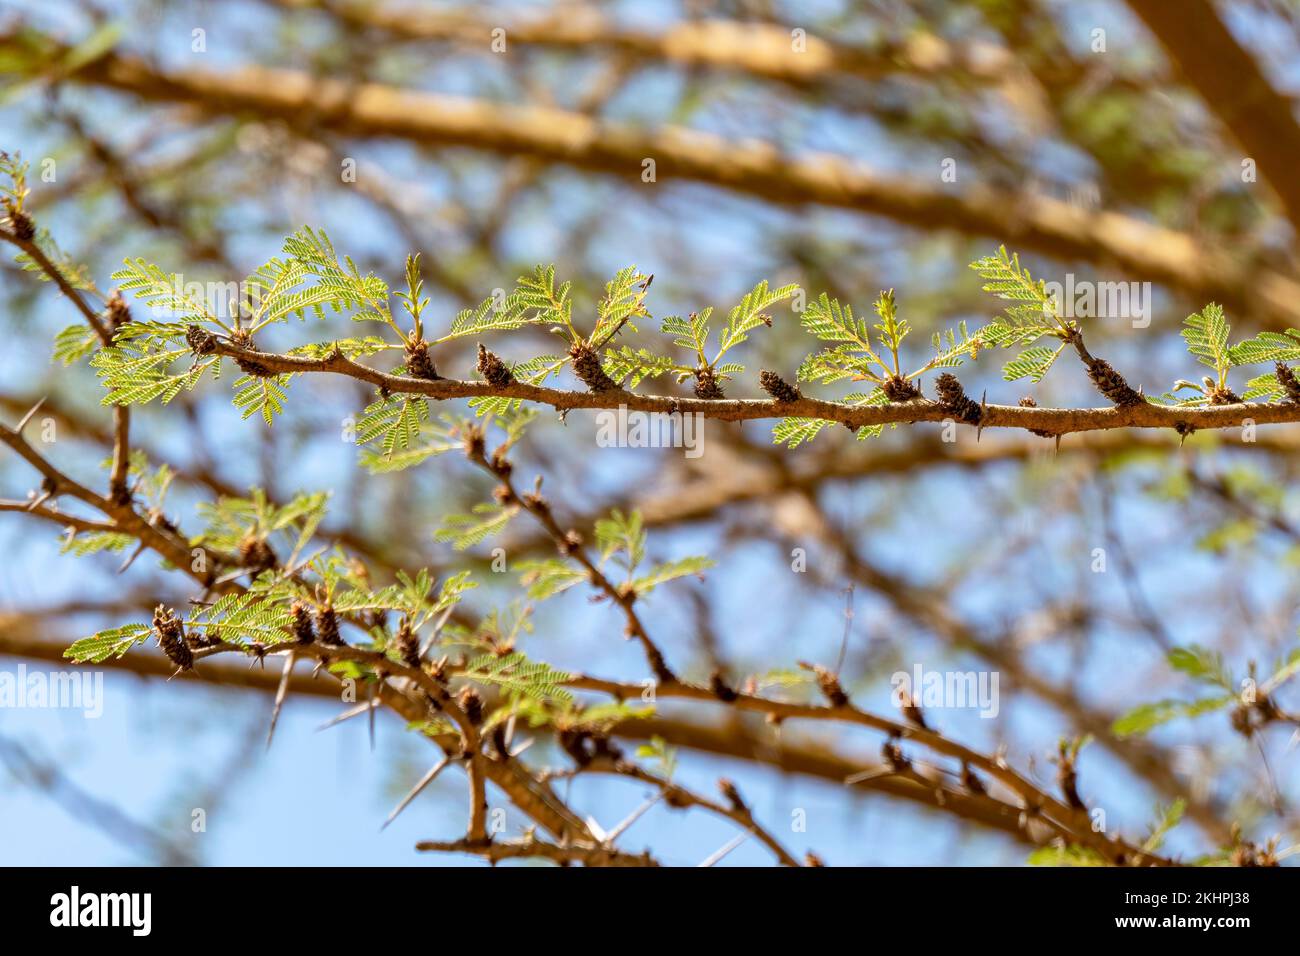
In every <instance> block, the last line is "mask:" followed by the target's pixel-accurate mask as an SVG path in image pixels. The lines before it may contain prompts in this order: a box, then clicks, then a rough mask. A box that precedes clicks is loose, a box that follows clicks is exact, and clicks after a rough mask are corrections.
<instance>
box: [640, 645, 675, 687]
mask: <svg viewBox="0 0 1300 956" xmlns="http://www.w3.org/2000/svg"><path fill="white" fill-rule="evenodd" d="M646 657H647V658H648V659H649V664H650V669H651V670H652V671H654V675H655V679H656V680H657V681H659V683H661V684H672V683H674V682H675V681H676V680H677V675H676V674H674V673H673V672H672V670H671V669H669V667H668V662H667V661H665V660H664V656H663V654H661V653H659V649H658V648H657V647H653V646H652V647H648V648H647V649H646Z"/></svg>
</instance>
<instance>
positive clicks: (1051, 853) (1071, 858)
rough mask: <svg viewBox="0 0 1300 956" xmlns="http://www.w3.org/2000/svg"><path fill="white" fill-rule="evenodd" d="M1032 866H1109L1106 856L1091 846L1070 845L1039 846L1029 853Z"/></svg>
mask: <svg viewBox="0 0 1300 956" xmlns="http://www.w3.org/2000/svg"><path fill="white" fill-rule="evenodd" d="M1026 862H1027V863H1028V864H1029V865H1030V866H1108V865H1109V864H1108V863H1107V862H1106V858H1105V857H1104V856H1102V855H1101V854H1100V853H1099V852H1097V851H1096V850H1094V849H1092V848H1091V847H1085V846H1079V845H1078V844H1074V843H1072V844H1070V845H1069V846H1044V847H1039V848H1038V849H1037V850H1035V851H1034V852H1033V853H1031V854H1029V859H1028V860H1027V861H1026Z"/></svg>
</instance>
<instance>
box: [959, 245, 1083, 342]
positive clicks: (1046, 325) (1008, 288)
mask: <svg viewBox="0 0 1300 956" xmlns="http://www.w3.org/2000/svg"><path fill="white" fill-rule="evenodd" d="M970 267H971V268H972V269H974V270H975V271H976V272H977V273H979V276H980V278H982V279H984V286H983V288H984V291H985V292H989V293H991V294H993V295H995V296H997V297H998V298H999V299H1002V300H1004V301H1007V302H1011V303H1013V304H1012V305H1009V306H1006V307H1005V308H1004V310H1003V312H1004V314H1005V315H1006V317H1007V319H1008V321H1009V325H1010V326H1011V328H1013V329H1015V330H1016V331H1017V332H1025V331H1031V330H1036V331H1041V332H1048V331H1055V330H1058V329H1059V328H1060V327H1061V325H1062V323H1061V319H1060V317H1059V315H1058V314H1057V310H1056V303H1055V302H1054V301H1053V300H1052V296H1051V295H1050V294H1049V293H1048V292H1047V288H1046V283H1044V282H1043V280H1042V279H1035V278H1034V277H1033V276H1032V275H1031V274H1030V272H1029V270H1028V269H1027V268H1025V267H1024V266H1022V265H1021V264H1020V256H1019V255H1008V253H1007V249H1006V246H998V251H997V254H996V255H992V256H984V257H983V258H981V259H976V260H975V261H974V262H972V263H971V264H970Z"/></svg>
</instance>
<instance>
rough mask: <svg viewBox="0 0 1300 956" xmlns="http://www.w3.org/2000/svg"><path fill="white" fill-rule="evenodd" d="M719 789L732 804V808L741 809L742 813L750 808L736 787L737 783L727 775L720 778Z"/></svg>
mask: <svg viewBox="0 0 1300 956" xmlns="http://www.w3.org/2000/svg"><path fill="white" fill-rule="evenodd" d="M718 790H719V792H721V794H722V795H723V797H725V798H726V800H727V802H728V803H729V804H731V809H733V810H736V811H739V812H740V813H744V812H745V811H746V810H748V809H749V808H748V807H746V806H745V801H744V800H742V799H741V797H740V791H739V790H737V789H736V785H735V784H734V783H732V782H731V781H730V780H728V779H727V778H726V777H722V778H721V779H719V780H718Z"/></svg>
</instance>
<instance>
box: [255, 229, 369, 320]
mask: <svg viewBox="0 0 1300 956" xmlns="http://www.w3.org/2000/svg"><path fill="white" fill-rule="evenodd" d="M283 251H284V254H285V255H286V256H290V257H291V258H292V259H294V260H297V261H296V262H295V263H293V264H292V265H287V268H289V269H291V270H293V271H291V272H289V273H286V274H284V276H283V278H286V279H293V278H294V277H295V276H297V275H298V274H299V272H301V279H305V278H306V277H308V276H315V277H316V279H317V280H318V283H317V285H316V286H314V287H313V289H312V290H311V292H312V294H311V295H310V296H307V297H305V298H304V300H303V301H302V306H303V307H307V306H312V305H319V304H320V303H322V302H336V303H339V308H340V309H342V308H348V307H352V308H364V309H366V310H367V311H365V312H362V313H360V314H357V315H354V316H353V318H354V319H357V320H360V319H372V320H375V321H381V322H391V321H392V314H391V312H390V310H389V307H388V284H387V283H385V282H384V280H383V279H381V278H379V277H378V276H376V275H374V274H373V273H367V274H366V275H364V276H363V275H362V274H361V270H360V269H358V268H357V265H356V263H355V262H353V261H352V259H351V258H348V257H344V259H343V261H342V262H340V261H339V257H338V253H337V252H335V251H334V244H333V243H332V242H330V239H329V236H327V235H326V234H325V232H324V230H318V229H312V228H311V227H310V226H304V227H303V228H302V229H299V230H298V231H297V232H295V233H294V234H293V235H291V236H288V237H287V238H286V239H285V240H284V250H283ZM273 261H274V260H273ZM263 268H265V267H263ZM277 278H279V276H277ZM271 281H272V282H273V283H274V281H275V278H273V279H272V280H271ZM279 297H280V293H277V295H276V296H275V297H273V300H272V301H273V302H274V301H275V300H276V299H279ZM284 301H285V303H286V304H289V305H290V308H289V310H288V312H292V311H294V306H293V303H294V302H296V301H297V300H294V299H292V298H291V297H289V296H287V295H286V296H285V299H284ZM288 312H286V313H285V314H288Z"/></svg>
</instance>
